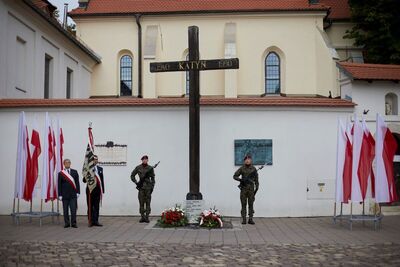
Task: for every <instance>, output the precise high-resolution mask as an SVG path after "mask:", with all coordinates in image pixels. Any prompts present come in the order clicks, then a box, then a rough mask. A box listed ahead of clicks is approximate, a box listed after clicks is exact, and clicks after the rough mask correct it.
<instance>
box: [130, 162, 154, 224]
mask: <svg viewBox="0 0 400 267" xmlns="http://www.w3.org/2000/svg"><path fill="white" fill-rule="evenodd" d="M141 160H142V164H140V165H138V166H136V168H135V169H134V170H133V171H132V173H131V180H132V182H134V183H135V184H136V189H138V190H139V193H138V198H139V205H140V208H139V212H140V215H141V216H142V218H141V219H140V221H139V222H141V223H143V222H146V223H148V222H150V221H149V215H150V212H151V207H150V202H151V193H153V189H154V185H155V180H154V177H155V174H154V167H152V166H150V165H148V160H149V157H148V156H146V155H145V156H143V157H142V158H141ZM136 174H137V175H139V181H136V178H135V176H136Z"/></svg>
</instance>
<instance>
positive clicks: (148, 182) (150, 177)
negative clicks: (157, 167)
mask: <svg viewBox="0 0 400 267" xmlns="http://www.w3.org/2000/svg"><path fill="white" fill-rule="evenodd" d="M136 174H137V175H138V176H139V179H145V180H144V182H143V188H144V189H151V188H154V185H155V183H156V181H155V174H154V168H153V167H152V166H150V165H146V166H143V165H142V164H140V165H138V166H136V167H135V169H134V170H133V171H132V173H131V180H132V181H133V182H135V183H136V182H139V181H140V180H139V181H137V180H136V178H135V176H136Z"/></svg>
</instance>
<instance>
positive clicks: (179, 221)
mask: <svg viewBox="0 0 400 267" xmlns="http://www.w3.org/2000/svg"><path fill="white" fill-rule="evenodd" d="M187 224H188V219H187V217H186V215H185V211H184V210H183V209H181V207H180V206H178V205H176V206H175V207H173V208H169V209H166V210H164V211H163V212H162V214H161V218H160V219H159V220H158V225H160V226H162V227H180V226H186V225H187Z"/></svg>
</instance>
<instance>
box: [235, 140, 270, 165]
mask: <svg viewBox="0 0 400 267" xmlns="http://www.w3.org/2000/svg"><path fill="white" fill-rule="evenodd" d="M247 154H250V155H251V156H252V158H253V164H254V165H264V164H267V165H272V139H237V140H235V165H236V166H239V165H242V164H243V158H244V156H245V155H247Z"/></svg>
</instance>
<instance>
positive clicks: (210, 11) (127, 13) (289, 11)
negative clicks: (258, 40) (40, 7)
mask: <svg viewBox="0 0 400 267" xmlns="http://www.w3.org/2000/svg"><path fill="white" fill-rule="evenodd" d="M328 10H329V8H328V7H326V8H322V7H321V8H314V9H311V8H309V9H301V8H297V9H247V10H242V9H232V10H194V11H162V12H161V11H160V12H126V13H115V12H114V13H89V14H73V13H71V12H68V16H70V17H71V18H74V17H106V16H133V15H135V14H141V15H144V16H160V15H186V14H188V15H193V14H223V13H267V12H268V13H275V12H288V13H294V12H299V11H306V12H321V11H324V12H328Z"/></svg>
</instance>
